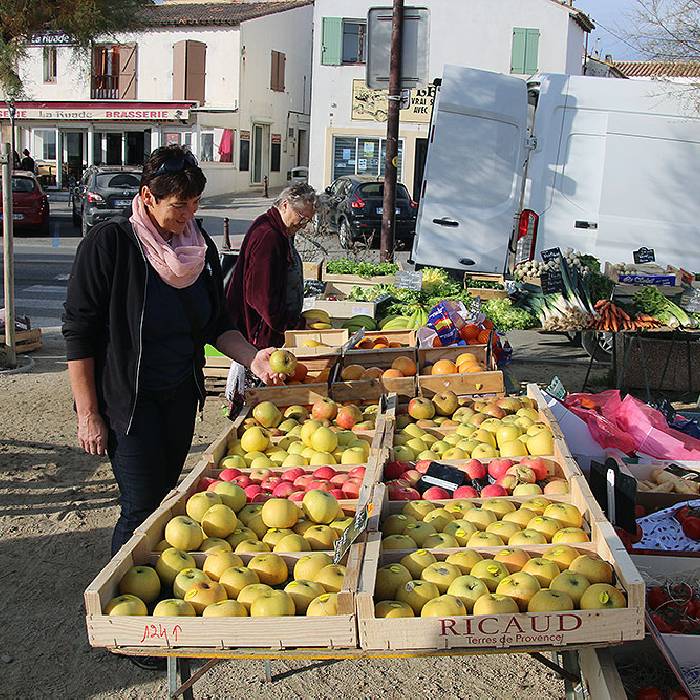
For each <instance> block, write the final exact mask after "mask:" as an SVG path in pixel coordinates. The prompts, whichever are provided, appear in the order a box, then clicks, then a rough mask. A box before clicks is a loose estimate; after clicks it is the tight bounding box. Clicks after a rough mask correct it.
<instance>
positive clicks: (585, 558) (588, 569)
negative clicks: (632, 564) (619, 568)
mask: <svg viewBox="0 0 700 700" xmlns="http://www.w3.org/2000/svg"><path fill="white" fill-rule="evenodd" d="M568 570H569V571H570V572H571V573H574V574H581V575H582V576H585V577H586V578H587V579H588V580H589V581H590V582H591V583H609V584H610V583H612V580H613V568H612V566H610V564H608V562H607V561H603V560H602V559H599V558H598V557H596V556H592V555H590V554H582V555H581V556H580V557H576V559H574V560H573V561H572V562H571V564H570V565H569V569H568Z"/></svg>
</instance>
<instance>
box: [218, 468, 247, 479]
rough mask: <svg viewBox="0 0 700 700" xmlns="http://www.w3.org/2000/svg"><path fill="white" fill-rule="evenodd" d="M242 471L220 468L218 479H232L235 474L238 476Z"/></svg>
mask: <svg viewBox="0 0 700 700" xmlns="http://www.w3.org/2000/svg"><path fill="white" fill-rule="evenodd" d="M242 473H243V472H241V470H240V469H222V470H221V473H220V474H219V479H221V481H233V480H234V479H235V478H236V477H237V476H240V475H241V474H242Z"/></svg>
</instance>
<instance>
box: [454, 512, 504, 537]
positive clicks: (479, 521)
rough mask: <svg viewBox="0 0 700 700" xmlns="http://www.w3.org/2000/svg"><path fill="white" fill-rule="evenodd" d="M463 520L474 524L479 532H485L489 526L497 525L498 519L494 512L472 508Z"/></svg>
mask: <svg viewBox="0 0 700 700" xmlns="http://www.w3.org/2000/svg"><path fill="white" fill-rule="evenodd" d="M462 520H467V521H468V522H470V523H472V525H474V527H476V529H477V530H481V531H482V532H484V531H485V530H486V527H487V526H488V525H491V523H495V522H496V521H497V520H498V517H497V516H496V514H495V513H494V512H493V511H492V510H485V509H484V508H472V509H471V510H467V511H465V513H464V515H463V516H462Z"/></svg>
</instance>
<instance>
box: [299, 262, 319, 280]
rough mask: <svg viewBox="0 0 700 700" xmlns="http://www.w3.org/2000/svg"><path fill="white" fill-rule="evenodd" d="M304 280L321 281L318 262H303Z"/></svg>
mask: <svg viewBox="0 0 700 700" xmlns="http://www.w3.org/2000/svg"><path fill="white" fill-rule="evenodd" d="M303 269H304V279H305V280H320V279H321V263H320V262H305V263H303Z"/></svg>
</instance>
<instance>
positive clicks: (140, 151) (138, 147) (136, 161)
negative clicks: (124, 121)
mask: <svg viewBox="0 0 700 700" xmlns="http://www.w3.org/2000/svg"><path fill="white" fill-rule="evenodd" d="M124 136H125V137H126V159H125V161H124V164H125V165H143V161H144V144H145V140H144V137H143V132H142V131H127V132H126V134H125V135H124Z"/></svg>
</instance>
